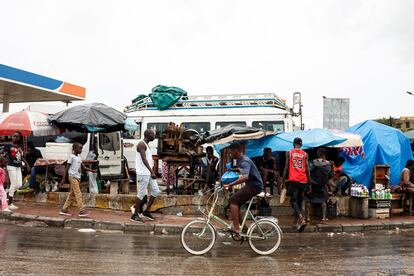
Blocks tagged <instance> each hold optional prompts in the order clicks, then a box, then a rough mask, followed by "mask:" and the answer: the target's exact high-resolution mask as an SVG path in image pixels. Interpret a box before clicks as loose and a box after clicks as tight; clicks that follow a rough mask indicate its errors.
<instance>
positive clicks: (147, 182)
mask: <svg viewBox="0 0 414 276" xmlns="http://www.w3.org/2000/svg"><path fill="white" fill-rule="evenodd" d="M148 186H149V188H150V190H151V196H153V197H157V195H158V194H159V193H160V189H159V188H158V184H157V181H156V180H155V179H152V178H151V176H150V175H137V191H138V195H137V196H138V198H139V199H140V200H142V199H144V196H146V195H147V190H148Z"/></svg>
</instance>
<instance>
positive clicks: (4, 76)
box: [0, 64, 86, 112]
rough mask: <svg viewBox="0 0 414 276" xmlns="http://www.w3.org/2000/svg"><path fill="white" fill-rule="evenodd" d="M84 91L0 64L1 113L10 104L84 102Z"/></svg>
mask: <svg viewBox="0 0 414 276" xmlns="http://www.w3.org/2000/svg"><path fill="white" fill-rule="evenodd" d="M85 96H86V89H85V88H84V87H80V86H77V85H74V84H70V83H67V82H64V81H60V80H56V79H52V78H49V77H45V76H42V75H38V74H35V73H31V72H28V71H24V70H21V69H17V68H14V67H10V66H7V65H4V64H0V103H2V104H3V112H8V111H9V104H10V103H23V102H46V101H62V102H65V103H69V102H72V101H80V100H85Z"/></svg>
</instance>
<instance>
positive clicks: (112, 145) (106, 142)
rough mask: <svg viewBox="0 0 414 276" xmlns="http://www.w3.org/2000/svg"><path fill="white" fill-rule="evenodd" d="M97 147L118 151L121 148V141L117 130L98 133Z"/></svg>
mask: <svg viewBox="0 0 414 276" xmlns="http://www.w3.org/2000/svg"><path fill="white" fill-rule="evenodd" d="M99 148H100V149H101V150H105V151H118V150H120V149H121V141H120V140H119V135H118V132H111V133H99Z"/></svg>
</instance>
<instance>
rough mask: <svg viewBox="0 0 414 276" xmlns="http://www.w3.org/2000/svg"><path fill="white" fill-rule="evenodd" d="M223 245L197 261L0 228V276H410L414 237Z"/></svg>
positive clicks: (109, 236) (113, 242)
mask: <svg viewBox="0 0 414 276" xmlns="http://www.w3.org/2000/svg"><path fill="white" fill-rule="evenodd" d="M229 242H230V240H227V239H224V238H220V239H219V240H218V242H217V243H216V246H215V247H214V248H213V250H212V252H211V253H209V254H208V255H206V256H204V257H196V256H190V255H189V254H187V253H186V252H185V251H184V249H182V248H181V245H180V242H179V237H178V236H154V235H142V236H139V235H127V234H121V233H99V232H98V233H80V232H78V231H76V230H66V229H53V228H33V227H24V226H15V225H2V224H0V275H30V274H32V275H142V274H146V275H181V274H186V275H209V274H216V275H233V274H235V275H246V274H255V275H260V274H266V275H276V274H281V275H287V274H302V275H314V274H320V275H336V274H346V275H350V274H352V275H378V274H380V275H404V274H414V231H399V232H396V231H393V232H391V231H389V232H372V233H365V234H362V233H356V234H335V235H333V236H332V235H331V234H285V235H284V239H283V241H282V245H281V248H280V249H279V250H278V251H277V253H276V254H274V255H273V256H271V257H260V256H257V255H256V254H255V253H253V251H251V249H250V247H249V246H248V244H247V243H245V244H243V245H240V244H239V243H236V242H231V243H229Z"/></svg>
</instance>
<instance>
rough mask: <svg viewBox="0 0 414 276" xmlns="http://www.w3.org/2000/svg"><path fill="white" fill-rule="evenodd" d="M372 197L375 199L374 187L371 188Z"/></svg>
mask: <svg viewBox="0 0 414 276" xmlns="http://www.w3.org/2000/svg"><path fill="white" fill-rule="evenodd" d="M371 199H375V190H374V189H372V190H371Z"/></svg>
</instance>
